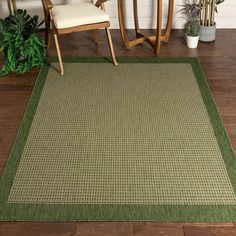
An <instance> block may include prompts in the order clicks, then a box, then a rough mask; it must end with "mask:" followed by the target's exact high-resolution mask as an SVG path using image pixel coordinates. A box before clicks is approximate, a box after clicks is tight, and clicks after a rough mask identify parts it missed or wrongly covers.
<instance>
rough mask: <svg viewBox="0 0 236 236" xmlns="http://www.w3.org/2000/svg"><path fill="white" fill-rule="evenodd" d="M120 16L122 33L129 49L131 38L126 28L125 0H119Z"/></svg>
mask: <svg viewBox="0 0 236 236" xmlns="http://www.w3.org/2000/svg"><path fill="white" fill-rule="evenodd" d="M118 17H119V24H120V34H121V38H122V41H123V43H124V45H125V48H126V49H129V48H130V46H129V39H128V36H127V33H126V30H125V16H124V0H118Z"/></svg>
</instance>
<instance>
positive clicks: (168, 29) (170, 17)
mask: <svg viewBox="0 0 236 236" xmlns="http://www.w3.org/2000/svg"><path fill="white" fill-rule="evenodd" d="M173 15H174V0H169V7H168V19H167V24H166V30H165V33H164V40H163V41H164V42H165V43H167V42H168V41H169V38H170V32H171V28H172V21H173Z"/></svg>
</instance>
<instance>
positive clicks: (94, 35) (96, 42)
mask: <svg viewBox="0 0 236 236" xmlns="http://www.w3.org/2000/svg"><path fill="white" fill-rule="evenodd" d="M93 40H94V42H95V44H98V35H97V31H96V30H93Z"/></svg>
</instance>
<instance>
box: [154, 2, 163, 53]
mask: <svg viewBox="0 0 236 236" xmlns="http://www.w3.org/2000/svg"><path fill="white" fill-rule="evenodd" d="M161 29H162V0H157V29H156V43H155V47H154V53H155V55H158V54H159V52H160V47H161Z"/></svg>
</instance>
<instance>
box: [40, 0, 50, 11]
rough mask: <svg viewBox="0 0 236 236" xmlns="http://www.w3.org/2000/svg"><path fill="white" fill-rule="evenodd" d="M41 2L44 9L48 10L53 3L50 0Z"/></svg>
mask: <svg viewBox="0 0 236 236" xmlns="http://www.w3.org/2000/svg"><path fill="white" fill-rule="evenodd" d="M41 1H42V4H43V9H44V11H48V10H49V9H52V8H53V3H52V2H51V0H41Z"/></svg>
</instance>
